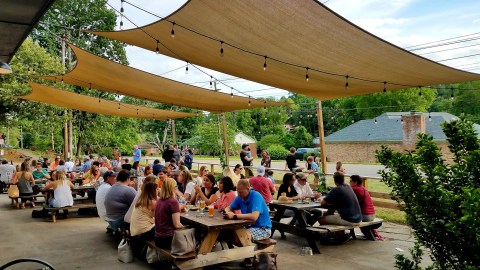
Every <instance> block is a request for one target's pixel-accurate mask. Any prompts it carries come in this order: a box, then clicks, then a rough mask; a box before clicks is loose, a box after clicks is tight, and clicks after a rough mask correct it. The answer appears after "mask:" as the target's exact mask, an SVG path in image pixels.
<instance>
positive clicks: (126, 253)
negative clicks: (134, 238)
mask: <svg viewBox="0 0 480 270" xmlns="http://www.w3.org/2000/svg"><path fill="white" fill-rule="evenodd" d="M118 260H119V261H121V262H123V263H131V262H133V252H132V248H131V247H130V240H128V238H126V237H124V238H123V239H122V241H120V244H118Z"/></svg>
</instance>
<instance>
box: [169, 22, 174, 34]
mask: <svg viewBox="0 0 480 270" xmlns="http://www.w3.org/2000/svg"><path fill="white" fill-rule="evenodd" d="M174 26H175V22H172V31H170V36H171V37H172V38H174V37H175V30H174V29H173V27H174Z"/></svg>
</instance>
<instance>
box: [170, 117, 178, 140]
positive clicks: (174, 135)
mask: <svg viewBox="0 0 480 270" xmlns="http://www.w3.org/2000/svg"><path fill="white" fill-rule="evenodd" d="M170 121H172V139H173V144H177V130H176V129H175V120H170Z"/></svg>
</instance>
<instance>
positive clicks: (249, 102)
mask: <svg viewBox="0 0 480 270" xmlns="http://www.w3.org/2000/svg"><path fill="white" fill-rule="evenodd" d="M251 105H252V101H251V100H250V96H248V106H251Z"/></svg>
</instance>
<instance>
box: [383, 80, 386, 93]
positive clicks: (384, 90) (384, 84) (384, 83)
mask: <svg viewBox="0 0 480 270" xmlns="http://www.w3.org/2000/svg"><path fill="white" fill-rule="evenodd" d="M383 93H384V94H386V93H387V82H383Z"/></svg>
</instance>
